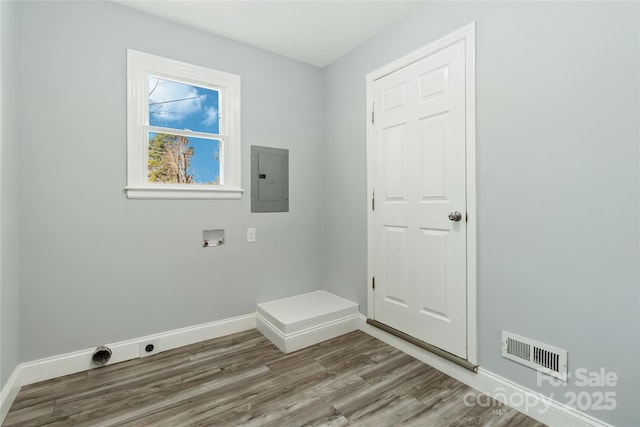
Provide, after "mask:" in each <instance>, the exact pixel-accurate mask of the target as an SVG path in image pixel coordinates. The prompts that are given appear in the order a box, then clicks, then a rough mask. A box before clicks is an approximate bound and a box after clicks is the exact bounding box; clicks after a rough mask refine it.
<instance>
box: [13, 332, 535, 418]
mask: <svg viewBox="0 0 640 427" xmlns="http://www.w3.org/2000/svg"><path fill="white" fill-rule="evenodd" d="M469 393H471V394H470V395H469V396H470V397H467V399H466V401H467V402H477V401H478V400H476V397H477V396H478V393H477V392H475V391H473V390H472V389H470V388H469V387H467V386H465V385H464V384H462V383H460V382H458V381H456V380H454V379H452V378H451V377H448V376H447V375H444V374H442V373H440V372H439V371H437V370H435V369H433V368H431V367H429V366H427V365H425V364H424V363H422V362H419V361H417V360H416V359H414V358H412V357H410V356H408V355H406V354H404V353H402V352H400V351H398V350H396V349H394V348H392V347H390V346H388V345H386V344H384V343H382V342H381V341H379V340H377V339H375V338H373V337H371V336H369V335H367V334H365V333H363V332H360V331H357V332H352V333H350V334H347V335H343V336H341V337H338V338H335V339H333V340H330V341H326V342H324V343H321V344H318V345H315V346H313V347H308V348H306V349H304V350H300V351H298V352H295V353H293V354H289V355H284V354H282V353H280V351H278V349H276V347H275V346H273V345H272V344H271V343H270V342H269V341H268V340H267V339H265V338H264V337H263V336H262V335H261V334H260V333H258V332H257V331H255V330H252V331H247V332H242V333H239V334H235V335H230V336H227V337H223V338H219V339H215V340H211V341H207V342H203V343H199V344H194V345H191V346H188V347H182V348H179V349H175V350H171V351H166V352H164V353H160V354H158V355H155V356H151V357H147V358H143V359H134V360H131V361H128V362H123V363H118V364H115V365H111V366H106V367H103V368H99V369H93V370H90V371H86V372H81V373H77V374H73V375H68V376H66V377H62V378H57V379H54V380H50V381H45V382H42V383H38V384H33V385H29V386H25V387H23V388H22V390H21V391H20V394H19V395H18V397H17V399H16V400H15V402H14V404H13V406H12V408H11V411H10V412H9V414H8V416H7V418H6V419H5V421H4V424H3V426H45V425H46V426H76V425H77V426H94V427H95V426H218V425H221V426H222V425H224V426H226V425H228V426H236V425H246V426H266V425H272V426H278V427H282V426H302V425H313V426H319V425H323V426H343V425H362V426H397V425H402V426H404V425H412V426H458V427H462V426H496V427H498V426H520V427H534V426H536V427H537V426H542V424H539V423H537V422H536V421H534V420H532V419H530V418H528V417H526V416H524V415H522V414H520V413H519V412H517V411H515V410H513V409H510V408H507V407H505V406H500V405H499V404H498V403H497V402H495V401H490V400H487V399H479V401H480V402H482V403H483V404H482V405H478V404H472V405H467V404H465V399H464V398H465V396H466V395H468V394H469ZM488 402H491V403H492V404H491V405H488Z"/></svg>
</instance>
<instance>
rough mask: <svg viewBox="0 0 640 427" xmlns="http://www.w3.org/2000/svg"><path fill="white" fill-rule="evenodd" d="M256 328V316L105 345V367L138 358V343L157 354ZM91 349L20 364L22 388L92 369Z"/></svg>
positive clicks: (252, 314) (245, 316) (249, 315)
mask: <svg viewBox="0 0 640 427" xmlns="http://www.w3.org/2000/svg"><path fill="white" fill-rule="evenodd" d="M255 327H256V318H255V313H251V314H247V315H244V316H239V317H233V318H229V319H224V320H219V321H216V322H211V323H205V324H202V325H196V326H190V327H186V328H181V329H175V330H173V331H169V332H163V333H160V334H155V335H148V336H145V337H140V338H135V339H132V340H127V341H121V342H118V343H113V344H107V347H109V348H110V349H111V351H112V355H111V359H110V360H109V363H108V365H113V364H114V363H118V362H124V361H126V360H130V359H136V358H138V357H140V343H141V342H147V341H154V343H156V345H157V351H156V352H157V353H159V352H162V351H166V350H172V349H174V348H178V347H182V346H185V345H190V344H195V343H198V342H201V341H206V340H210V339H213V338H218V337H222V336H225V335H230V334H234V333H236V332H241V331H246V330H249V329H253V328H255ZM94 350H95V349H94V348H89V349H86V350H80V351H75V352H73V353H68V354H63V355H59V356H53V357H48V358H46V359H40V360H36V361H33V362H27V363H23V364H22V375H21V384H20V385H21V386H22V385H27V384H33V383H36V382H40V381H45V380H48V379H51V378H56V377H61V376H63V375H69V374H73V373H75V372H81V371H86V370H88V369H91V368H94V367H95V365H92V363H91V355H92V354H93V352H94Z"/></svg>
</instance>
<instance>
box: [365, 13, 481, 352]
mask: <svg viewBox="0 0 640 427" xmlns="http://www.w3.org/2000/svg"><path fill="white" fill-rule="evenodd" d="M475 32H476V27H475V22H472V23H471V24H468V25H466V26H464V27H462V28H460V29H459V30H456V31H454V32H452V33H450V34H448V35H446V36H444V37H442V38H440V39H438V40H436V41H434V42H431V43H429V44H428V45H426V46H424V47H422V48H420V49H418V50H416V51H414V52H411V53H409V54H408V55H405V56H403V57H401V58H399V59H396V60H395V61H392V62H391V63H389V64H386V65H384V66H383V67H381V68H378V69H377V70H375V71H372V72H370V73H368V74H367V76H366V81H367V95H366V102H367V104H366V109H367V115H366V117H367V201H366V203H367V205H366V206H367V317H369V318H370V319H374V318H375V317H374V307H375V300H374V291H373V286H372V280H373V265H374V264H373V249H372V245H371V242H373V231H374V230H373V217H372V215H373V210H372V209H371V208H372V206H371V203H372V197H373V139H374V131H373V84H374V82H375V81H376V80H377V79H379V78H381V77H384V76H386V75H388V74H391V73H393V72H394V71H397V70H399V69H401V68H404V67H406V66H408V65H410V64H413V63H414V62H417V61H419V60H421V59H423V58H425V57H427V56H429V55H431V54H433V53H436V52H438V51H440V50H443V49H445V48H447V47H449V46H451V45H453V44H455V43H457V42H459V41H461V40H462V41H464V42H465V86H466V87H465V103H466V106H465V108H466V112H465V113H466V114H465V128H466V132H465V133H466V142H465V143H466V193H467V194H466V197H467V360H468V361H469V362H471V363H473V364H477V363H478V343H477V333H478V332H477V231H478V229H477V212H476V84H475V83H476V78H475V76H476V65H475Z"/></svg>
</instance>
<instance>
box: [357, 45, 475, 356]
mask: <svg viewBox="0 0 640 427" xmlns="http://www.w3.org/2000/svg"><path fill="white" fill-rule="evenodd" d="M464 61H465V44H464V41H459V42H458V43H455V44H453V45H451V46H449V47H447V48H445V49H442V50H440V51H438V52H436V53H433V54H431V55H429V56H427V57H425V58H423V59H421V60H419V61H417V62H414V63H412V64H410V65H408V66H406V67H404V68H401V69H399V70H397V71H395V72H393V73H391V74H387V75H385V76H384V77H381V78H379V79H377V80H375V81H374V84H373V96H374V111H373V112H374V117H375V123H374V125H373V147H372V154H373V168H372V169H373V188H374V190H375V211H374V212H373V215H372V216H371V218H372V220H373V228H372V241H371V242H370V244H371V245H372V246H373V247H372V254H373V264H374V265H373V272H374V275H375V280H376V288H375V296H374V303H375V306H374V318H375V320H377V321H379V322H381V323H384V324H387V325H389V326H391V327H393V328H395V329H398V330H400V331H402V332H405V333H407V334H409V335H412V336H414V337H415V338H418V339H420V340H422V341H425V342H427V343H430V344H433V345H435V346H437V347H440V348H442V349H444V350H446V351H448V352H450V353H452V354H455V355H457V356H460V357H462V358H466V357H467V352H466V342H467V341H466V340H467V336H466V326H467V318H466V304H467V301H466V221H465V213H466V175H465V170H466V167H465V155H466V152H465V62H464ZM454 211H459V212H461V213H462V220H461V221H459V222H455V221H451V220H450V219H449V213H451V212H454Z"/></svg>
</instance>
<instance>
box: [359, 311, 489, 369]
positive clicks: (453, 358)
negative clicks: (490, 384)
mask: <svg viewBox="0 0 640 427" xmlns="http://www.w3.org/2000/svg"><path fill="white" fill-rule="evenodd" d="M367 323H368V324H369V325H371V326H375V327H376V328H378V329H382V330H383V331H385V332H388V333H390V334H391V335H394V336H396V337H398V338H400V339H402V340H405V341H407V342H409V343H411V344H413V345H415V346H417V347H420V348H422V349H424V350H427V351H428V352H430V353H433V354H435V355H437V356H440V357H442V358H443V359H446V360H448V361H449V362H453V363H455V364H456V365H458V366H462V367H463V368H465V369H468V370H470V371H471V372H474V373H477V372H478V365H474V364H473V363H471V362H469V361H468V360H466V359H463V358H462V357H459V356H456V355H455V354H451V353H449V352H447V351H444V350H443V349H441V348H438V347H436V346H434V345H431V344H429V343H426V342H424V341H420V340H419V339H417V338H415V337H412V336H411V335H409V334H406V333H404V332H401V331H399V330H397V329H394V328H392V327H390V326H387V325H385V324H384V323H380V322H378V321H377V320H373V319H369V318H367Z"/></svg>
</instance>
